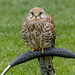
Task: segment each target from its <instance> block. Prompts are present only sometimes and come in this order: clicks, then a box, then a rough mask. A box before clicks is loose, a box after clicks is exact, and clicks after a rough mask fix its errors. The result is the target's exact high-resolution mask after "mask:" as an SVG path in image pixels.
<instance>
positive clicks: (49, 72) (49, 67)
mask: <svg viewBox="0 0 75 75" xmlns="http://www.w3.org/2000/svg"><path fill="white" fill-rule="evenodd" d="M52 58H53V57H52V56H46V57H40V65H41V68H42V71H43V69H44V68H45V74H44V75H55V70H54V67H53V63H52ZM43 63H45V64H44V65H43ZM41 73H42V72H41Z"/></svg>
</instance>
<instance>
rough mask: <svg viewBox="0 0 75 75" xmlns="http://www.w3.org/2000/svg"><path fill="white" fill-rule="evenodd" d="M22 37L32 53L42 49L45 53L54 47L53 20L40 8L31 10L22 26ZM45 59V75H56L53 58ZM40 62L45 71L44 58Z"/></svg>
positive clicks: (47, 57)
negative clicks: (45, 49)
mask: <svg viewBox="0 0 75 75" xmlns="http://www.w3.org/2000/svg"><path fill="white" fill-rule="evenodd" d="M22 36H23V39H24V41H25V42H26V43H27V45H28V46H30V47H31V49H32V51H34V50H35V49H42V53H43V52H44V48H49V47H54V45H55V39H56V32H55V24H54V20H53V18H52V17H51V16H50V15H48V14H46V13H45V11H44V10H43V9H41V8H39V7H35V8H33V9H31V10H30V12H29V13H28V16H27V18H26V19H25V21H24V24H23V26H22ZM44 59H45V75H55V70H54V67H53V63H52V59H53V57H52V56H46V57H44ZM40 61H41V66H42V69H43V59H42V57H40Z"/></svg>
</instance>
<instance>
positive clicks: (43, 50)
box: [39, 47, 48, 54]
mask: <svg viewBox="0 0 75 75" xmlns="http://www.w3.org/2000/svg"><path fill="white" fill-rule="evenodd" d="M44 48H48V47H44ZM44 48H39V50H40V49H42V54H43V53H44Z"/></svg>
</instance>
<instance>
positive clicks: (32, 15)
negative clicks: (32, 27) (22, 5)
mask: <svg viewBox="0 0 75 75" xmlns="http://www.w3.org/2000/svg"><path fill="white" fill-rule="evenodd" d="M27 18H28V19H29V20H41V19H44V18H46V14H45V12H44V10H43V9H41V8H39V7H35V8H33V9H31V10H30V12H29V14H28V17H27Z"/></svg>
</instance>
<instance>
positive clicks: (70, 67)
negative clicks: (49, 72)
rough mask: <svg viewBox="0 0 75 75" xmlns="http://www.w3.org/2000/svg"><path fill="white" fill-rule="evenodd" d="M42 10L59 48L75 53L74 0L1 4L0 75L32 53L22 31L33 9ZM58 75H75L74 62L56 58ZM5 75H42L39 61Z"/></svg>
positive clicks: (6, 0) (23, 0)
mask: <svg viewBox="0 0 75 75" xmlns="http://www.w3.org/2000/svg"><path fill="white" fill-rule="evenodd" d="M36 6H37V7H41V8H43V9H44V10H45V12H46V13H47V14H50V15H51V16H52V17H53V19H54V21H55V25H56V28H55V29H56V35H57V38H56V45H55V47H58V48H66V49H69V50H71V51H72V52H75V0H0V73H1V72H2V71H3V70H4V69H5V68H6V67H7V66H8V65H9V64H10V63H11V62H12V61H13V60H14V59H15V58H16V57H17V56H19V55H20V54H22V53H24V52H27V51H29V50H30V47H28V46H27V44H25V43H24V40H23V39H22V36H21V27H22V24H23V22H24V19H25V17H26V16H27V14H28V12H29V10H30V9H32V8H33V7H36ZM53 63H54V67H55V70H56V74H57V75H75V60H74V59H67V58H60V57H54V59H53ZM6 75H41V72H40V67H39V64H38V61H37V59H34V60H31V61H28V62H25V63H23V64H20V65H17V66H15V67H13V68H11V69H10V70H9V71H8V72H7V74H6Z"/></svg>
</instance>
